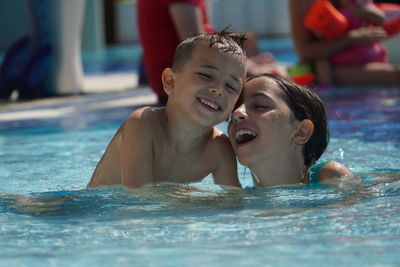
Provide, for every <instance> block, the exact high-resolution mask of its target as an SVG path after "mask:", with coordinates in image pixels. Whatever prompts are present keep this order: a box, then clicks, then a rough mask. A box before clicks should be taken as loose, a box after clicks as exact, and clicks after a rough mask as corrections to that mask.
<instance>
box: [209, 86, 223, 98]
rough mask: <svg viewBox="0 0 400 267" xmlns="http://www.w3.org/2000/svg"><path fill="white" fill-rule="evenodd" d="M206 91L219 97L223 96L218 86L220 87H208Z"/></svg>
mask: <svg viewBox="0 0 400 267" xmlns="http://www.w3.org/2000/svg"><path fill="white" fill-rule="evenodd" d="M208 90H209V91H210V92H211V93H214V94H217V95H219V96H222V94H223V88H222V86H220V85H213V86H210V87H209V88H208Z"/></svg>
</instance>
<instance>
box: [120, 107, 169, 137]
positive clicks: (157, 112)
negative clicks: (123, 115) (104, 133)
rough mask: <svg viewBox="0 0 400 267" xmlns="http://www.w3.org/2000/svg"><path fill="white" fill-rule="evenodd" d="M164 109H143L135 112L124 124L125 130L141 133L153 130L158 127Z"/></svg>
mask: <svg viewBox="0 0 400 267" xmlns="http://www.w3.org/2000/svg"><path fill="white" fill-rule="evenodd" d="M163 110H164V109H163V108H154V107H143V108H140V109H137V110H135V111H133V112H132V113H131V114H130V115H129V117H128V119H127V120H126V121H125V122H124V125H123V128H124V130H128V131H130V130H133V129H138V130H140V131H144V132H145V131H148V130H151V129H152V128H153V127H154V126H155V125H158V122H159V121H160V119H161V117H162V114H163V112H164V111H163Z"/></svg>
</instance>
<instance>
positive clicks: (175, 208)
mask: <svg viewBox="0 0 400 267" xmlns="http://www.w3.org/2000/svg"><path fill="white" fill-rule="evenodd" d="M318 92H319V94H320V95H321V97H322V98H323V99H324V101H325V102H326V106H327V110H328V114H329V126H330V131H331V142H330V144H329V147H328V149H327V152H326V153H325V154H324V156H323V158H324V159H328V160H337V161H340V162H342V163H344V164H345V165H347V166H348V167H349V168H350V169H351V170H352V171H354V172H355V173H357V174H359V175H361V176H362V179H361V181H360V182H348V181H337V182H336V183H335V184H333V185H331V186H327V185H317V186H305V187H280V188H270V189H254V188H252V187H251V179H250V175H249V171H248V170H246V169H245V168H243V166H240V168H239V176H240V180H241V182H242V184H243V186H244V187H245V189H243V190H227V189H223V188H220V187H219V186H216V185H214V184H213V183H212V179H211V178H210V177H207V178H206V179H205V180H203V181H202V182H200V183H196V184H191V185H157V186H148V187H145V188H143V189H140V190H124V189H113V190H111V189H109V190H86V189H85V187H86V184H87V183H88V181H89V179H90V176H91V173H92V172H93V170H94V168H95V166H96V164H97V162H98V160H99V158H100V156H101V155H102V153H103V152H104V149H105V148H106V146H107V144H108V142H109V140H110V139H111V138H112V136H113V134H114V133H115V131H116V130H117V129H118V127H119V125H120V124H121V122H122V121H123V120H124V119H125V118H126V117H127V116H128V114H129V113H130V112H131V111H132V110H133V109H134V108H136V107H134V106H131V107H123V108H108V109H99V110H87V109H85V106H87V104H89V103H93V102H96V101H103V100H104V99H123V98H126V97H129V96H132V95H135V94H136V92H134V91H132V92H126V93H121V94H116V95H112V96H95V97H87V98H81V99H78V100H75V101H73V102H66V103H63V104H54V105H55V106H54V107H55V108H57V107H60V106H62V107H70V108H74V109H75V112H72V113H68V114H65V115H60V116H58V117H56V118H50V119H36V120H14V121H7V122H5V121H2V122H1V123H0V229H1V230H0V248H1V249H0V266H187V265H191V266H260V265H261V266H338V265H343V266H399V264H400V180H399V178H400V164H399V163H400V158H399V155H400V112H399V111H400V87H399V88H390V89H386V88H326V89H324V90H320V91H318ZM34 109H35V108H27V110H34ZM21 110H22V108H21ZM2 112H5V111H1V110H0V115H1V113H2ZM218 127H219V128H221V129H222V130H225V129H226V124H221V125H219V126H218Z"/></svg>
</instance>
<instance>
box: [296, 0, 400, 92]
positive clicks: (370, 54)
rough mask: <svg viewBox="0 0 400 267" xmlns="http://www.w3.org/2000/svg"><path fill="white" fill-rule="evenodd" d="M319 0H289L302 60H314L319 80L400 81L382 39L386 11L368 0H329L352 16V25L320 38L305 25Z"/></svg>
mask: <svg viewBox="0 0 400 267" xmlns="http://www.w3.org/2000/svg"><path fill="white" fill-rule="evenodd" d="M316 1H319V0H302V1H297V0H290V1H289V5H290V18H291V30H292V37H293V42H294V47H295V50H296V52H297V54H298V56H299V59H300V62H304V63H307V62H308V63H312V64H313V65H314V67H315V74H316V78H317V82H318V83H321V84H324V83H328V84H334V85H386V86H398V85H400V66H398V65H394V64H390V63H388V60H387V53H386V50H385V48H384V47H383V45H382V44H381V41H382V40H384V39H385V38H387V34H386V32H385V30H384V29H383V27H382V25H383V23H384V13H383V12H382V11H381V10H380V9H378V8H377V7H376V6H375V5H374V4H373V3H372V2H371V1H369V0H336V1H333V0H332V1H330V2H331V3H332V4H333V5H334V6H335V7H336V8H337V9H338V10H340V11H341V12H342V14H343V15H344V16H345V17H346V18H347V19H348V20H349V22H350V29H349V30H348V31H347V32H346V33H345V34H344V35H343V36H340V37H338V38H336V39H333V40H325V39H323V38H318V37H317V36H316V35H315V34H314V32H313V31H312V30H310V29H309V28H307V27H306V26H305V25H304V18H305V17H306V15H307V13H308V11H309V10H310V7H311V6H312V5H313V4H314V3H315V2H316Z"/></svg>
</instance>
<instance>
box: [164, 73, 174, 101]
mask: <svg viewBox="0 0 400 267" xmlns="http://www.w3.org/2000/svg"><path fill="white" fill-rule="evenodd" d="M161 80H162V83H163V87H164V91H165V93H166V94H167V95H170V94H172V93H173V91H174V81H175V73H174V71H173V70H172V69H171V68H165V69H164V71H163V72H162V74H161Z"/></svg>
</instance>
